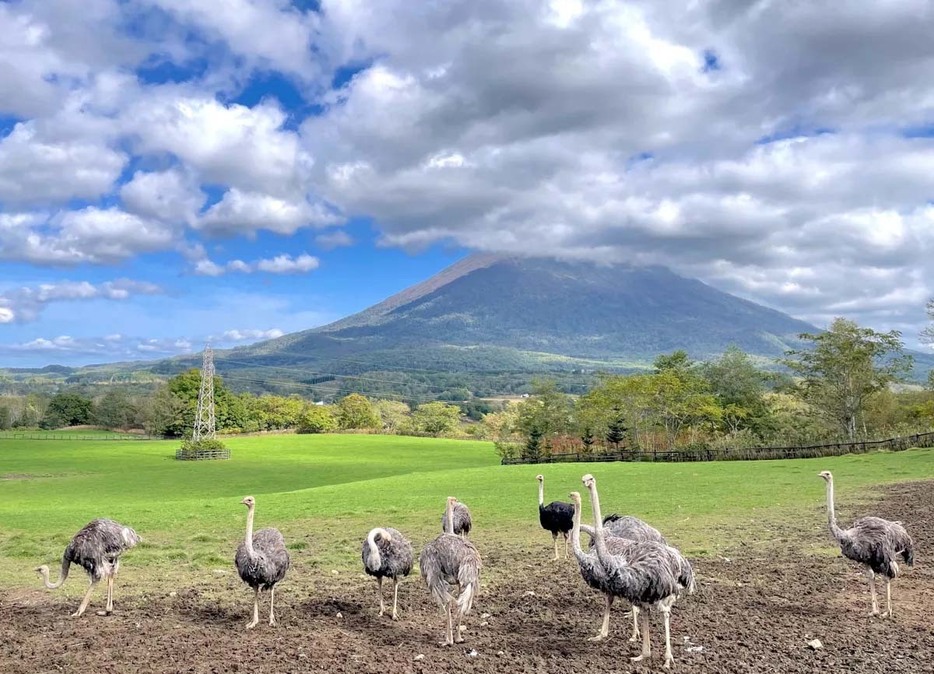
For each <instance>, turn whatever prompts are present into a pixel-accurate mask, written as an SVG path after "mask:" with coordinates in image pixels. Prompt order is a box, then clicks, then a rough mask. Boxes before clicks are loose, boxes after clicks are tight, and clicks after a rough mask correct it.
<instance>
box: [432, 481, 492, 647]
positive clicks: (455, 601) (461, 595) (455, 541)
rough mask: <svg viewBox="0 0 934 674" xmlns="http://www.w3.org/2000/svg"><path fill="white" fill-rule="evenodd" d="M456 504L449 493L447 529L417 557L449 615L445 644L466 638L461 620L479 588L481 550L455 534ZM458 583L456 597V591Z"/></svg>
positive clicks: (435, 598) (439, 604)
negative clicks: (463, 634) (453, 522)
mask: <svg viewBox="0 0 934 674" xmlns="http://www.w3.org/2000/svg"><path fill="white" fill-rule="evenodd" d="M455 503H457V499H456V498H454V497H453V496H449V497H448V505H447V513H446V518H445V522H446V523H447V531H446V532H445V533H443V534H441V535H440V536H438V537H437V538H436V539H434V540H433V541H431V542H430V543H428V544H427V545H426V546H425V547H424V548H422V552H421V554H420V555H419V557H418V565H419V568H420V569H421V573H422V577H423V578H424V579H425V583H426V584H427V585H428V590H429V591H430V592H431V596H432V598H433V599H434V600H435V602H436V603H437V604H438V606H439V607H441V608H442V609H443V610H444V612H445V614H446V615H447V629H446V631H445V633H444V644H443V645H445V646H450V645H453V644H454V643H455V642H457V643H461V642H463V641H464V638H463V637H462V636H461V633H460V621H461V618H463V617H464V616H466V615H467V613H468V612H469V611H470V607H471V606H472V605H473V598H474V596H475V595H476V594H477V591H478V590H479V589H480V567H481V563H480V553H479V552H477V548H476V547H474V544H473V543H471V542H470V541H468V540H466V539H465V538H462V537H461V536H458V535H457V534H455V533H454V530H453V526H452V524H451V523H452V521H456V519H455V518H454V517H452V515H453V510H454V505H455ZM455 586H456V587H457V592H456V596H455V593H454V592H453V589H454V587H455ZM452 608H453V616H452ZM455 624H456V625H457V630H456V633H457V634H456V636H455V634H454V632H455V630H454V625H455Z"/></svg>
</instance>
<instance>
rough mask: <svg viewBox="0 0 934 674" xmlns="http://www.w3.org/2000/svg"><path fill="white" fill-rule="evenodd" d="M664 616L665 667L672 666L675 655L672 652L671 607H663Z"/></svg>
mask: <svg viewBox="0 0 934 674" xmlns="http://www.w3.org/2000/svg"><path fill="white" fill-rule="evenodd" d="M662 617H663V618H664V619H665V669H670V668H671V663H673V662H674V661H675V657H674V656H673V655H672V654H671V609H670V608H663V609H662Z"/></svg>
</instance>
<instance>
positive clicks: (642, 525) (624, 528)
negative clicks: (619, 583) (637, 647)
mask: <svg viewBox="0 0 934 674" xmlns="http://www.w3.org/2000/svg"><path fill="white" fill-rule="evenodd" d="M581 530H582V531H584V533H586V534H588V535H589V536H590V548H591V549H593V547H594V545H595V543H596V537H595V534H594V529H593V527H590V526H587V525H586V524H585V525H581ZM603 531H604V533H605V534H606V536H607V539H608V540H609V541H613V539H616V538H620V539H623V540H625V541H654V542H656V543H662V544H665V545H667V544H668V542H667V541H666V540H665V537H664V536H662V534H661V532H660V531H659V530H658V529H656V528H655V527H653V526H652V525H651V524H648V523H647V522H643V521H642V520H640V519H639V518H638V517H633V516H632V515H617V514H616V513H613V514H611V515H607V516H606V517H604V518H603ZM606 602H607V603H606V611H605V613H604V614H603V626H602V627H601V628H600V632H599V633H598V634H597V636H595V637H592V639H591V640H592V641H599V640H600V639H605V638H607V637H608V636H609V635H610V607H611V606H612V604H613V595H612V593H608V594H606ZM630 613H631V615H632V634H631V635H630V637H629V640H630V641H636V640H637V639H638V638H639V635H640V634H641V632H640V630H639V607H638V606H636V605H635V604H633V605H632V608H631V611H630Z"/></svg>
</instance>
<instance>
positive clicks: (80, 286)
mask: <svg viewBox="0 0 934 674" xmlns="http://www.w3.org/2000/svg"><path fill="white" fill-rule="evenodd" d="M162 292H163V291H162V288H161V287H159V286H158V285H156V284H154V283H149V282H146V281H134V280H131V279H117V280H115V281H106V282H104V283H100V284H97V285H94V284H92V283H89V282H87V281H62V282H59V283H42V284H39V285H36V286H23V287H19V288H12V289H9V290H5V291H2V292H0V323H4V322H13V321H17V322H28V321H34V320H36V319H37V318H38V317H39V314H40V313H41V311H42V310H43V309H44V308H45V307H46V306H47V305H49V304H51V303H53V302H70V301H76V300H94V299H105V300H127V299H130V298H131V297H133V296H136V295H158V294H161V293H162ZM4 317H5V318H6V320H4ZM117 337H119V335H118V336H117Z"/></svg>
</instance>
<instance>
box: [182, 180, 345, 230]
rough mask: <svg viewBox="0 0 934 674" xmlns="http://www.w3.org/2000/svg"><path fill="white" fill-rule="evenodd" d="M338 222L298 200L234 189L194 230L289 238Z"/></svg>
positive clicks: (317, 206) (215, 205) (326, 213)
mask: <svg viewBox="0 0 934 674" xmlns="http://www.w3.org/2000/svg"><path fill="white" fill-rule="evenodd" d="M338 221H339V220H338V218H337V217H336V216H335V215H334V214H333V213H331V212H329V211H328V210H327V209H325V208H324V207H323V206H321V205H320V204H310V203H308V202H307V201H306V200H305V199H304V198H301V197H300V198H299V199H297V200H288V199H279V198H276V197H274V196H271V195H268V194H258V193H255V192H242V191H240V190H239V189H237V188H233V189H231V190H229V191H228V192H227V193H226V194H224V197H223V199H221V200H220V201H219V202H218V203H216V204H214V205H213V206H211V208H209V209H208V211H207V212H206V213H205V214H204V217H202V218H201V220H200V221H199V222H198V223H197V225H196V227H197V228H198V229H201V230H203V231H205V232H207V233H209V234H214V235H224V236H233V235H237V234H253V233H255V232H256V231H258V230H261V229H265V230H268V231H271V232H275V233H277V234H285V235H290V234H294V233H295V232H296V231H298V230H299V229H301V228H303V227H321V226H326V225H331V224H335V223H336V222H338Z"/></svg>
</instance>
